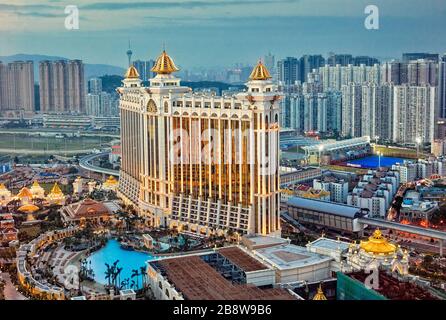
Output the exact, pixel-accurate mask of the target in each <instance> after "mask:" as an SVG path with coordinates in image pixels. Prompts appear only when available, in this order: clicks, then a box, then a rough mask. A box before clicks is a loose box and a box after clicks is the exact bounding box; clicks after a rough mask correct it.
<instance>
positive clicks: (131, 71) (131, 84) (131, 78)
mask: <svg viewBox="0 0 446 320" xmlns="http://www.w3.org/2000/svg"><path fill="white" fill-rule="evenodd" d="M141 82H142V81H141V79H140V78H139V73H138V70H136V68H135V67H134V66H130V67H129V68H128V69H127V72H126V73H125V75H124V80H123V81H122V83H123V84H124V88H138V87H141Z"/></svg>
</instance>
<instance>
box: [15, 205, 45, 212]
mask: <svg viewBox="0 0 446 320" xmlns="http://www.w3.org/2000/svg"><path fill="white" fill-rule="evenodd" d="M18 210H19V211H21V212H26V213H30V212H36V211H39V210H40V208H39V207H38V206H35V205H33V204H27V205H24V206H21V207H20V208H19V209H18Z"/></svg>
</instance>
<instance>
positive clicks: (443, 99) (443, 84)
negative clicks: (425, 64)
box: [438, 54, 446, 119]
mask: <svg viewBox="0 0 446 320" xmlns="http://www.w3.org/2000/svg"><path fill="white" fill-rule="evenodd" d="M438 117H440V118H443V119H444V118H446V54H444V55H443V56H442V57H441V59H440V62H439V64H438Z"/></svg>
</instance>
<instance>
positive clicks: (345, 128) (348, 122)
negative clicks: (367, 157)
mask: <svg viewBox="0 0 446 320" xmlns="http://www.w3.org/2000/svg"><path fill="white" fill-rule="evenodd" d="M341 91H342V125H341V134H342V136H344V137H361V136H362V135H361V133H362V132H361V124H362V123H361V122H362V116H361V110H362V86H361V85H360V84H356V83H350V84H348V85H343V86H342V88H341Z"/></svg>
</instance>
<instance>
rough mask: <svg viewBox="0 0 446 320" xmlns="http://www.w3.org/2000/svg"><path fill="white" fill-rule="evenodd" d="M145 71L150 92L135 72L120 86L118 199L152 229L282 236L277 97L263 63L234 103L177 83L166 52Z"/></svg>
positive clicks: (131, 72)
mask: <svg viewBox="0 0 446 320" xmlns="http://www.w3.org/2000/svg"><path fill="white" fill-rule="evenodd" d="M152 71H153V72H156V73H157V75H156V77H154V78H152V79H150V86H149V87H148V88H144V87H142V86H141V80H140V78H139V74H138V72H137V70H136V69H135V68H134V67H133V66H132V67H130V68H129V70H128V72H127V74H126V79H125V80H124V81H123V86H122V87H121V88H118V92H119V94H120V96H121V100H120V110H121V136H122V138H121V143H122V165H121V176H120V185H119V195H120V196H121V197H122V199H123V200H124V201H125V202H127V203H129V204H133V205H134V206H135V208H138V210H139V214H140V215H142V216H144V217H146V218H147V221H149V222H150V223H151V224H152V225H154V226H160V225H165V226H168V227H170V228H177V229H179V230H189V231H190V232H195V233H198V234H200V233H203V234H213V233H217V234H223V233H225V232H227V231H228V230H231V231H233V232H237V233H239V234H247V233H248V234H252V233H260V234H279V232H280V215H279V204H280V197H279V171H278V170H279V168H278V152H279V123H278V122H279V111H280V110H279V103H278V102H279V99H280V94H279V93H278V92H277V91H276V88H275V86H274V84H273V82H272V81H270V78H271V76H270V74H269V72H268V70H267V69H266V67H265V66H264V65H263V64H262V63H261V62H260V63H259V64H258V65H257V66H256V67H255V68H254V70H253V72H252V73H251V76H250V79H249V81H248V83H247V86H248V91H247V92H242V93H239V94H237V95H236V97H235V98H234V97H231V98H225V97H216V96H214V95H209V96H203V95H202V94H201V95H196V94H194V93H192V90H191V89H190V88H188V87H183V86H181V85H180V79H178V78H176V77H175V76H174V75H173V73H174V72H176V71H178V68H176V66H175V64H174V62H173V60H172V59H171V58H170V57H169V56H168V55H167V53H166V52H163V53H162V54H161V55H160V56H159V58H158V59H157V61H156V63H155V66H154V67H153V69H152ZM141 105H143V106H145V108H144V109H141Z"/></svg>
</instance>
